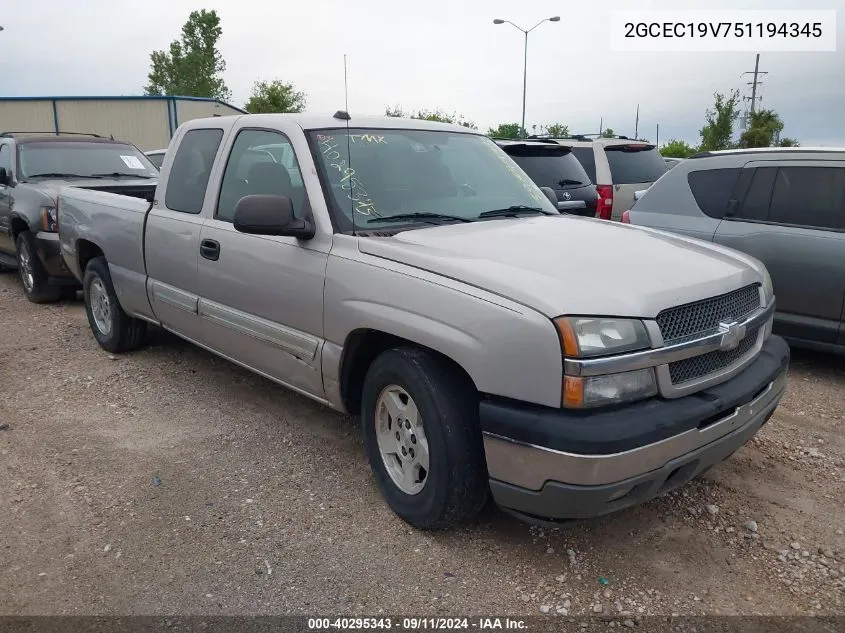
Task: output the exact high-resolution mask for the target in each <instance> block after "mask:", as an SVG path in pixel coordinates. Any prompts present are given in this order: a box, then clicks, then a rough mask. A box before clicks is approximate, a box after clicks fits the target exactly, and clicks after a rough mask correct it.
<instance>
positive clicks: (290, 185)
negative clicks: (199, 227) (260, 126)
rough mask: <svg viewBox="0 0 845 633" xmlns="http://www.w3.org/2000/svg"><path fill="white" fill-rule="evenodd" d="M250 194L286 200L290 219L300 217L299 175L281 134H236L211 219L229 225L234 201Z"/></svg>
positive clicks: (300, 176) (242, 131)
mask: <svg viewBox="0 0 845 633" xmlns="http://www.w3.org/2000/svg"><path fill="white" fill-rule="evenodd" d="M254 194H264V195H276V196H285V197H287V198H290V199H291V201H292V202H293V212H294V215H296V216H299V215H300V213H301V210H302V203H303V198H304V190H303V186H302V174H301V173H300V171H299V164H298V163H297V161H296V154H295V153H294V151H293V147H292V146H291V144H290V141H289V140H288V139H287V137H286V136H285V135H284V134H281V133H279V132H271V131H268V130H241V131H240V132H239V133H238V136H237V138H236V139H235V142H234V143H233V145H232V151H231V152H230V153H229V160H228V161H227V163H226V171H225V172H224V173H223V182H222V184H221V185H220V196H219V198H218V200H217V213H216V214H215V217H216V218H217V219H218V220H224V221H226V222H231V221H232V218H233V217H234V215H235V207H236V206H237V204H238V201H239V200H240V199H241V198H243V197H244V196H249V195H254Z"/></svg>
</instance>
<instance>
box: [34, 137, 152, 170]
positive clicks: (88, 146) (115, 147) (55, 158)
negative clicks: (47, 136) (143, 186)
mask: <svg viewBox="0 0 845 633" xmlns="http://www.w3.org/2000/svg"><path fill="white" fill-rule="evenodd" d="M18 161H19V165H20V173H21V178H23V179H25V178H32V177H33V176H37V175H38V174H77V175H79V176H93V175H94V174H99V175H100V176H102V175H104V174H112V173H118V174H131V175H137V176H139V177H147V178H149V177H151V176H157V175H158V170H157V169H156V168H155V166H154V165H153V164H152V163H151V162H150V160H149V159H148V158H147V157H146V156H145V155H144V154H142V153H141V152H140V151H139V150H137V149H135V148H134V147H133V146H131V145H120V144H117V143H114V144H112V143H86V142H84V141H83V142H78V143H77V142H72V141H64V142H58V143H52V142H43V141H42V142H38V143H22V144H21V145H19V146H18Z"/></svg>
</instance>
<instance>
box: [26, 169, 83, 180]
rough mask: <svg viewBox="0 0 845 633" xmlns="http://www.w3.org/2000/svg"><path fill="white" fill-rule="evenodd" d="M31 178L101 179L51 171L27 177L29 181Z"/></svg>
mask: <svg viewBox="0 0 845 633" xmlns="http://www.w3.org/2000/svg"><path fill="white" fill-rule="evenodd" d="M29 178H96V179H99V178H100V176H94V175H90V176H85V175H83V174H65V173H62V172H58V171H50V172H45V173H43V174H30V175H29V176H27V179H29Z"/></svg>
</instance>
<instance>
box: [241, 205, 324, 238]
mask: <svg viewBox="0 0 845 633" xmlns="http://www.w3.org/2000/svg"><path fill="white" fill-rule="evenodd" d="M232 224H234V226H235V230H237V231H240V232H241V233H250V234H252V235H284V236H289V237H297V238H299V239H303V240H308V239H311V238H312V237H314V233H315V231H314V225H313V224H311V223H310V222H309V221H308V220H303V219H300V218H296V217H294V215H293V202H292V201H291V199H290V198H288V197H287V196H273V195H257V194H256V195H251V196H244V197H243V198H241V199H240V200H238V204H236V205H235V215H234V217H233V218H232Z"/></svg>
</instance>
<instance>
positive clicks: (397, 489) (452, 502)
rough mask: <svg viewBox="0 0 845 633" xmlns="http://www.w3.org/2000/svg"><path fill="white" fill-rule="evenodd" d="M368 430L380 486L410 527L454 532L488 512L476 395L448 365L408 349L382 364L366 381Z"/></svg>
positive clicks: (364, 407) (365, 425)
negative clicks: (454, 527)
mask: <svg viewBox="0 0 845 633" xmlns="http://www.w3.org/2000/svg"><path fill="white" fill-rule="evenodd" d="M362 427H363V432H364V444H365V446H366V449H367V456H368V458H369V461H370V466H371V468H372V469H373V473H374V476H375V479H376V482H377V483H378V486H379V488H380V489H381V492H382V494H383V495H384V498H385V499H386V500H387V503H388V505H389V506H390V507H391V509H392V510H393V511H394V512H395V513H396V514H398V515H399V516H400V517H401V518H402V519H404V520H405V521H407V522H408V523H410V524H411V525H413V526H415V527H418V528H420V529H439V528H446V527H452V526H454V525H456V524H458V523H462V522H466V521H469V520H471V519H473V518H475V517H476V516H477V515H478V513H479V512H480V511H481V509H482V508H483V507H484V504H485V502H486V501H487V496H488V482H487V469H486V465H485V462H484V449H483V445H482V440H481V429H480V427H479V424H478V394H477V392H476V390H475V387H474V385H472V383H471V382H470V381H469V379H467V377H466V376H465V375H463V374H462V373H461V372H460V371H459V370H458V369H457V368H455V367H454V366H453V365H452V364H451V363H449V362H448V361H446V360H445V359H443V358H441V357H440V356H437V355H436V354H434V353H431V352H428V351H425V350H420V349H415V348H406V347H402V348H396V349H392V350H388V351H386V352H383V353H382V354H381V355H380V356H378V357H377V358H376V360H375V361H373V364H372V365H371V367H370V369H369V371H368V372H367V377H366V379H365V381H364V393H363V397H362Z"/></svg>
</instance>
